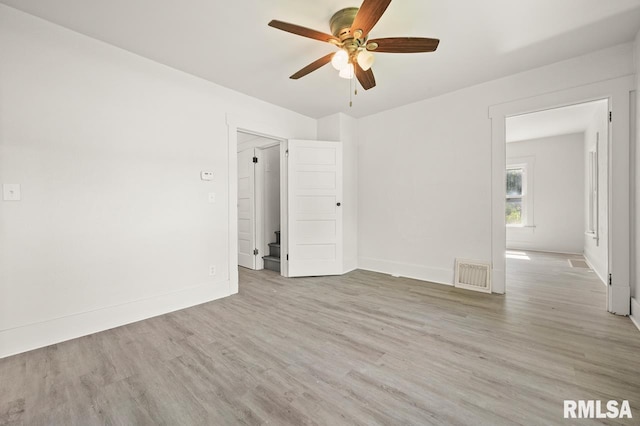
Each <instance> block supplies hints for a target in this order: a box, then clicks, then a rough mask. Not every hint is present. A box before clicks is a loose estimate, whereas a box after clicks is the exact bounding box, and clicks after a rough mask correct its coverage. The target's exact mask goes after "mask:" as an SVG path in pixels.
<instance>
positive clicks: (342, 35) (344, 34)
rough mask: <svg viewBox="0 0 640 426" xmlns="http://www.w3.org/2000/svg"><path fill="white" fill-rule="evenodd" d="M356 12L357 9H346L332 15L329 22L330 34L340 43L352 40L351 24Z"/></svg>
mask: <svg viewBox="0 0 640 426" xmlns="http://www.w3.org/2000/svg"><path fill="white" fill-rule="evenodd" d="M358 10H359V8H357V7H347V8H345V9H342V10H339V11H337V12H336V13H334V14H333V16H332V17H331V20H330V21H329V26H330V27H331V34H333V35H334V36H335V37H338V38H339V39H340V40H341V41H345V40H347V39H349V38H353V36H352V35H351V24H353V20H354V19H355V18H356V14H357V13H358Z"/></svg>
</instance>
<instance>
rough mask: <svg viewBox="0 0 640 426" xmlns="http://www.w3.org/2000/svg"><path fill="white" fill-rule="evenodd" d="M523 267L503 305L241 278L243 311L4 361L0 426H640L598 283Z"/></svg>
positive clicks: (377, 285)
mask: <svg viewBox="0 0 640 426" xmlns="http://www.w3.org/2000/svg"><path fill="white" fill-rule="evenodd" d="M518 256H519V257H520V258H511V259H508V287H507V294H506V295H505V296H497V295H485V294H480V293H472V292H468V291H463V290H457V289H454V288H452V287H448V286H442V285H436V284H429V283H424V282H419V281H414V280H410V279H404V278H392V277H390V276H387V275H382V274H377V273H373V272H366V271H355V272H352V273H350V274H347V275H345V276H342V277H323V278H303V279H283V278H281V277H280V276H279V275H277V274H276V273H274V272H271V271H249V270H245V269H241V275H240V279H241V284H240V293H239V294H238V295H235V296H232V297H229V298H226V299H223V300H218V301H215V302H211V303H207V304H203V305H200V306H196V307H193V308H189V309H185V310H182V311H178V312H174V313H171V314H167V315H163V316H160V317H156V318H152V319H149V320H146V321H141V322H138V323H135V324H130V325H127V326H124V327H119V328H116V329H113V330H109V331H106V332H102V333H96V334H93V335H90V336H86V337H83V338H79V339H75V340H72V341H68V342H65V343H61V344H57V345H53V346H50V347H47V348H43V349H39V350H35V351H31V352H28V353H25V354H21V355H17V356H13V357H9V358H5V359H2V360H0V425H45V424H46V425H93V424H109V425H156V424H159V425H204V424H207V425H227V424H228V425H235V424H241V425H262V424H271V425H304V424H309V425H343V424H344V425H372V424H384V425H429V424H437V425H440V424H464V425H502V424H523V425H553V424H570V423H568V421H564V420H563V419H562V409H563V400H564V399H600V400H609V399H616V400H623V399H626V400H629V401H630V402H631V406H632V410H633V414H634V417H635V418H634V419H633V420H631V421H629V420H626V421H621V420H617V419H608V420H607V423H608V424H640V332H639V331H638V330H637V329H636V328H635V327H634V326H633V325H632V323H631V321H630V320H629V319H628V318H624V317H617V316H613V315H611V314H608V313H606V311H605V308H604V304H605V287H604V285H603V284H602V283H600V282H599V281H598V280H597V278H596V277H595V274H594V273H593V272H592V271H590V270H588V269H583V268H571V267H570V266H569V263H568V261H567V257H566V256H560V255H550V254H542V253H533V252H527V253H525V254H524V255H516V257H518ZM525 257H526V258H528V259H525ZM574 423H575V421H574ZM594 423H595V421H592V420H581V421H580V422H579V424H594Z"/></svg>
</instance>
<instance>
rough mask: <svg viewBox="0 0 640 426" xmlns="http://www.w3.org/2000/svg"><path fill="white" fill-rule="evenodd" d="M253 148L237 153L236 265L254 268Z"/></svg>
mask: <svg viewBox="0 0 640 426" xmlns="http://www.w3.org/2000/svg"><path fill="white" fill-rule="evenodd" d="M254 185H255V168H254V163H253V148H251V149H246V150H244V151H241V152H239V153H238V265H239V266H244V267H245V268H251V269H256V256H255V255H254V254H253V250H254V249H255V248H256V227H255V223H256V209H255V200H254V194H255V191H254Z"/></svg>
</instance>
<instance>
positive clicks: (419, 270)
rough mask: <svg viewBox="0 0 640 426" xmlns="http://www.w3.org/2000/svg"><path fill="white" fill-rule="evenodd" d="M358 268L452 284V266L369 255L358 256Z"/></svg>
mask: <svg viewBox="0 0 640 426" xmlns="http://www.w3.org/2000/svg"><path fill="white" fill-rule="evenodd" d="M358 269H364V270H366V271H372V272H380V273H382V274H388V275H393V276H399V277H405V278H411V279H414V280H420V281H428V282H430V283H436V284H443V285H449V286H452V285H453V275H454V273H453V272H454V271H453V267H452V268H451V269H443V268H431V267H428V266H422V265H415V264H411V263H402V262H394V261H390V260H382V259H373V258H370V257H359V258H358Z"/></svg>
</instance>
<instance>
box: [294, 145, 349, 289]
mask: <svg viewBox="0 0 640 426" xmlns="http://www.w3.org/2000/svg"><path fill="white" fill-rule="evenodd" d="M288 172H289V173H288V177H289V178H288V179H289V182H288V188H289V197H288V202H289V206H288V207H289V208H288V210H289V217H288V225H289V226H288V228H289V276H291V277H300V276H319V275H339V274H341V273H342V209H341V207H340V206H339V204H340V203H341V200H342V146H341V144H340V143H339V142H323V141H302V140H289V158H288Z"/></svg>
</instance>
